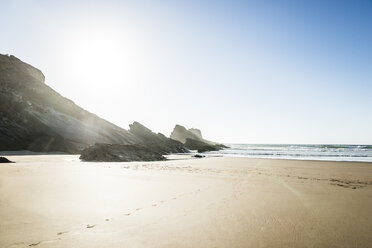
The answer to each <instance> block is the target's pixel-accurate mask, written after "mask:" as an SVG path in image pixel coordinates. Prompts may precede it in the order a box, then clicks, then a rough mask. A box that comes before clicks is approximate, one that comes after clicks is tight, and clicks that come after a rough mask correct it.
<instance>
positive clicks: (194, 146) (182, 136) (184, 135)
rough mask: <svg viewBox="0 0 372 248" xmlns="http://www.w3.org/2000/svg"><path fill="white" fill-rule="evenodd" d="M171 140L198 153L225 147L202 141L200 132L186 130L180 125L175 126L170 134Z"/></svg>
mask: <svg viewBox="0 0 372 248" xmlns="http://www.w3.org/2000/svg"><path fill="white" fill-rule="evenodd" d="M170 137H171V139H174V140H177V141H180V142H182V143H183V144H184V145H185V146H186V147H187V148H188V149H190V150H198V152H207V151H218V150H221V149H224V148H227V146H225V145H223V144H218V143H215V142H212V141H209V140H205V139H203V136H202V134H201V131H200V130H199V129H196V128H190V129H186V128H185V127H183V126H181V125H176V126H175V127H174V129H173V131H172V133H171V136H170Z"/></svg>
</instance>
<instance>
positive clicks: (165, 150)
mask: <svg viewBox="0 0 372 248" xmlns="http://www.w3.org/2000/svg"><path fill="white" fill-rule="evenodd" d="M129 132H130V133H132V134H133V135H134V136H136V137H137V138H138V139H139V140H140V143H139V144H141V145H142V146H145V147H147V148H149V149H150V150H152V151H156V152H159V153H161V154H169V153H185V152H189V150H188V149H187V148H186V147H185V146H184V145H183V144H182V143H181V142H179V141H176V140H172V139H170V138H167V137H166V136H165V135H163V134H161V133H158V134H156V133H154V132H152V131H151V130H150V129H148V128H147V127H145V126H144V125H142V124H141V123H139V122H136V121H135V122H133V124H131V125H129Z"/></svg>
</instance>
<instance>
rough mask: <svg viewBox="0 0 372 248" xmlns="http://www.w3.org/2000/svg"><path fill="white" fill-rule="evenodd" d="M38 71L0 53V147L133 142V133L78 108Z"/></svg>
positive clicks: (69, 148)
mask: <svg viewBox="0 0 372 248" xmlns="http://www.w3.org/2000/svg"><path fill="white" fill-rule="evenodd" d="M44 81H45V77H44V75H43V73H42V72H41V71H40V70H38V69H36V68H34V67H33V66H31V65H29V64H26V63H24V62H22V61H21V60H19V59H17V58H16V57H14V56H7V55H1V54H0V150H31V151H42V152H50V151H59V152H67V153H79V152H80V151H81V150H82V149H84V148H85V147H87V146H89V145H92V144H94V143H112V144H135V143H139V142H140V140H139V139H138V138H137V137H135V135H133V134H132V133H130V132H128V131H127V130H125V129H122V128H120V127H118V126H116V125H114V124H112V123H110V122H108V121H106V120H104V119H102V118H99V117H98V116H96V115H94V114H92V113H90V112H88V111H86V110H84V109H82V108H80V107H79V106H77V105H76V104H75V103H74V102H72V101H71V100H69V99H67V98H65V97H63V96H61V95H60V94H58V93H57V92H56V91H54V90H53V89H52V88H50V87H49V86H48V85H46V84H45V83H44Z"/></svg>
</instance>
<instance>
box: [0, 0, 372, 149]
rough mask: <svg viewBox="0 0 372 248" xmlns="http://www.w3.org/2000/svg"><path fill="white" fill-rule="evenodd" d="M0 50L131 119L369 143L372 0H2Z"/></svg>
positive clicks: (70, 93) (219, 137) (63, 88)
mask: <svg viewBox="0 0 372 248" xmlns="http://www.w3.org/2000/svg"><path fill="white" fill-rule="evenodd" d="M0 30H1V31H0V53H2V54H13V55H15V56H16V57H18V58H20V59H22V60H23V61H25V62H27V63H30V64H32V65H34V66H35V67H37V68H39V69H41V70H42V71H43V73H44V74H45V76H46V83H47V84H48V85H50V86H51V87H52V88H54V89H55V90H56V91H58V92H59V93H60V94H62V95H63V96H65V97H68V98H70V99H72V100H73V101H74V102H75V103H77V104H78V105H80V106H82V107H83V108H85V109H87V110H89V111H91V112H93V113H95V114H97V115H99V116H101V117H103V118H106V119H107V120H109V121H111V122H113V123H115V124H117V125H119V126H121V127H124V128H128V124H129V123H131V122H133V121H134V120H137V121H139V122H141V123H143V124H144V125H146V126H148V127H149V128H151V129H152V130H153V131H156V132H163V133H165V134H166V135H169V134H170V132H171V130H172V128H173V126H174V125H175V124H176V123H179V124H182V125H185V126H186V127H197V128H200V129H201V130H202V132H203V134H204V136H205V137H206V138H208V139H211V140H215V141H220V142H244V143H364V144H367V143H368V144H371V143H372V1H368V0H364V1H363V0H355V1H351V0H345V1H340V0H337V1H324V0H320V1H297V0H293V1H259V0H257V1H107V0H106V1H103V0H102V1H66V0H64V1H47V0H44V1H42V0H40V1H36V0H35V1H32V0H29V1H26V0H25V1H23V0H9V1H7V0H2V1H0Z"/></svg>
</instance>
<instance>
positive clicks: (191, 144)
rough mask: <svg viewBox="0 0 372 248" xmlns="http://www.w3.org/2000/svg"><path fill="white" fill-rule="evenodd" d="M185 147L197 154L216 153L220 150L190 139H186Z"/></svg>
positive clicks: (214, 146) (218, 147) (216, 146)
mask: <svg viewBox="0 0 372 248" xmlns="http://www.w3.org/2000/svg"><path fill="white" fill-rule="evenodd" d="M185 146H186V147H187V148H188V149H190V150H197V151H198V152H210V151H218V150H220V149H221V147H220V146H218V145H211V144H208V143H205V142H203V141H200V140H194V139H190V138H187V139H186V142H185Z"/></svg>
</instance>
